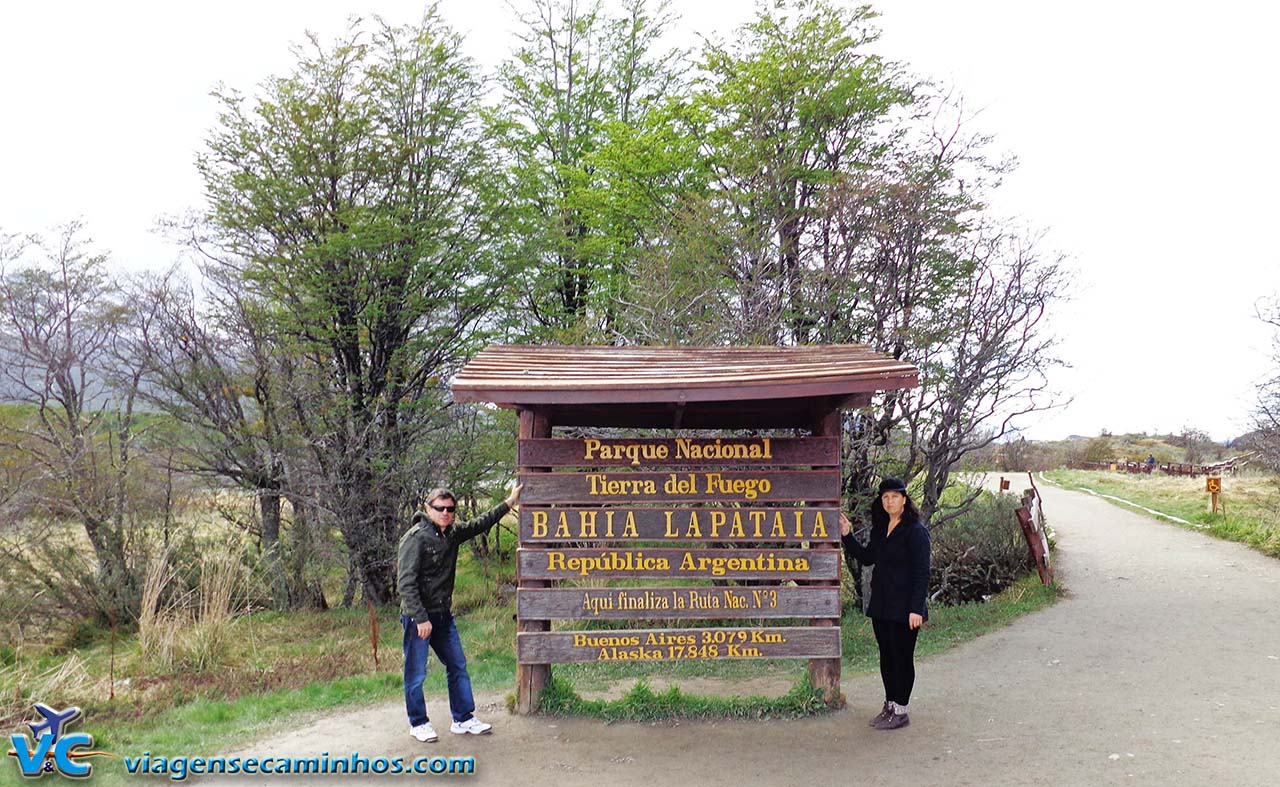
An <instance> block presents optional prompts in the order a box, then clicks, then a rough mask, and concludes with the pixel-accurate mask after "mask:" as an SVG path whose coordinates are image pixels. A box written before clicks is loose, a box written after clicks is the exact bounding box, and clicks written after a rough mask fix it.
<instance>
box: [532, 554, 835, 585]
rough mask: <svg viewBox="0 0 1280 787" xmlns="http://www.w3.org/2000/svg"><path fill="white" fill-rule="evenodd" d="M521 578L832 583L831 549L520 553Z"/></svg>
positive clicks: (832, 564)
mask: <svg viewBox="0 0 1280 787" xmlns="http://www.w3.org/2000/svg"><path fill="white" fill-rule="evenodd" d="M516 564H517V566H518V572H519V573H518V576H519V577H520V579H629V578H651V577H676V578H680V579H771V580H778V581H781V580H785V579H835V580H838V579H839V578H840V552H839V551H838V550H835V549H707V548H706V547H695V548H691V549H662V548H658V549H523V548H522V549H520V550H518V551H517V554H516Z"/></svg>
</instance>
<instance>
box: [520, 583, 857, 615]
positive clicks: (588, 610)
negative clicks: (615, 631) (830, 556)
mask: <svg viewBox="0 0 1280 787" xmlns="http://www.w3.org/2000/svg"><path fill="white" fill-rule="evenodd" d="M516 614H517V615H518V616H519V618H520V619H522V620H570V619H573V620H642V619H650V620H651V619H656V618H701V619H704V620H721V619H726V620H727V619H736V618H838V617H839V616H840V588H839V587H831V588H825V587H818V588H797V587H764V586H761V587H705V586H704V587H681V588H671V587H666V588H654V587H651V588H520V589H519V590H517V591H516Z"/></svg>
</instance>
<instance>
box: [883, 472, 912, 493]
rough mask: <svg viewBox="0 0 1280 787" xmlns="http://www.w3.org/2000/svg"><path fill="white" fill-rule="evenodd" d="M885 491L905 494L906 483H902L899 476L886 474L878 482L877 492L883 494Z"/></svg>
mask: <svg viewBox="0 0 1280 787" xmlns="http://www.w3.org/2000/svg"><path fill="white" fill-rule="evenodd" d="M885 492H901V493H902V494H904V495H905V494H906V493H907V485H906V484H904V483H902V479H901V478H894V477H893V476H886V477H885V479H884V480H883V481H881V482H880V491H879V492H878V493H877V494H881V495H883V494H884V493H885Z"/></svg>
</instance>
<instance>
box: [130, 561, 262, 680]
mask: <svg viewBox="0 0 1280 787" xmlns="http://www.w3.org/2000/svg"><path fill="white" fill-rule="evenodd" d="M199 573H200V579H199V583H198V585H197V587H196V588H195V590H194V591H192V592H188V593H183V594H180V595H176V596H169V597H166V593H167V592H168V591H169V589H170V586H171V585H172V584H173V582H174V580H175V579H176V574H175V572H174V568H173V565H172V562H171V555H170V554H169V552H168V551H167V550H166V551H165V552H162V553H161V554H159V555H157V556H156V557H155V558H154V559H153V560H152V561H151V564H150V565H149V566H148V567H147V576H146V580H145V582H144V583H143V592H142V613H141V615H140V616H139V618H138V646H139V651H140V655H141V658H142V663H143V664H144V665H146V666H147V667H148V668H149V669H152V670H156V671H161V672H167V671H173V670H175V669H185V670H192V671H195V672H202V671H205V670H209V669H213V668H216V667H218V666H219V665H221V664H222V663H223V661H224V660H225V659H226V658H227V656H228V655H229V654H230V651H231V645H232V636H231V627H232V623H233V621H234V620H235V617H236V615H237V614H239V612H240V611H241V610H240V609H239V608H238V607H237V600H238V599H239V598H240V597H241V596H242V589H243V587H244V583H245V575H244V565H243V564H242V563H241V561H240V558H239V553H238V552H237V550H236V547H235V544H234V543H231V542H228V543H227V544H225V545H222V546H220V547H216V548H213V549H209V550H206V551H205V552H204V553H203V554H202V555H201V557H200V563H199Z"/></svg>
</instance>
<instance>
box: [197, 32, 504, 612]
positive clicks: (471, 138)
mask: <svg viewBox="0 0 1280 787" xmlns="http://www.w3.org/2000/svg"><path fill="white" fill-rule="evenodd" d="M296 54H297V58H298V60H297V64H296V66H295V68H294V70H293V71H292V73H290V74H289V75H288V76H284V77H275V78H272V79H270V80H268V81H267V82H266V83H265V84H264V85H263V86H262V88H261V90H260V92H259V94H258V96H257V97H256V98H254V99H252V100H248V99H246V98H245V97H244V96H242V95H240V94H239V93H237V92H235V91H233V90H228V89H223V90H220V91H218V92H217V94H216V96H217V97H218V99H219V100H220V101H221V103H222V107H223V111H222V114H221V116H220V119H219V124H218V126H217V128H216V129H214V131H213V132H212V134H211V135H210V138H209V141H208V145H207V149H206V150H205V152H204V153H203V154H202V155H201V156H200V159H199V168H200V172H201V174H202V175H203V177H204V180H205V185H206V189H207V193H208V199H209V212H208V221H209V224H210V226H211V227H212V230H213V232H212V237H211V241H212V243H213V245H214V246H215V247H216V248H217V250H218V251H219V253H220V255H221V258H222V259H224V260H231V261H234V265H233V267H232V272H233V273H234V274H235V275H236V276H238V277H239V279H240V281H241V282H242V284H243V285H244V286H245V287H246V288H247V291H248V292H249V293H250V294H251V295H252V297H253V298H254V299H255V300H257V301H259V302H261V303H262V304H263V305H264V309H265V312H266V314H267V315H268V316H269V317H270V319H271V320H272V322H273V327H272V331H273V334H274V335H276V336H279V337H281V340H282V341H283V342H284V343H285V344H286V345H287V346H288V348H289V351H290V353H291V354H293V360H292V361H291V362H292V363H294V364H295V365H296V368H295V376H294V378H293V379H294V382H295V383H297V384H298V385H301V386H303V389H302V390H298V391H296V392H295V393H296V395H297V399H298V400H299V408H298V414H299V416H300V418H301V419H303V420H305V421H306V425H305V427H303V431H304V434H306V435H308V436H309V437H310V438H311V439H312V440H313V441H314V444H315V445H316V446H317V452H316V454H315V455H314V459H315V467H316V468H317V470H318V472H319V473H321V475H322V480H323V486H322V487H320V491H321V492H322V497H321V498H320V499H318V500H317V504H319V505H323V506H325V508H326V509H327V512H328V514H329V515H330V516H332V517H333V518H334V520H335V521H336V523H337V525H338V528H339V529H340V530H341V532H342V534H343V538H344V541H345V543H346V545H347V548H348V549H349V550H350V554H351V562H352V568H353V572H354V573H355V575H356V576H358V578H359V581H360V582H361V584H362V586H363V588H364V592H365V596H366V598H369V599H371V600H372V601H374V602H375V603H384V602H386V601H388V600H389V599H390V598H392V596H393V593H394V587H395V577H394V567H393V563H394V558H395V554H394V550H395V543H396V539H397V536H398V533H399V530H400V525H401V522H402V521H403V516H404V514H405V512H406V510H407V507H408V505H409V504H410V503H411V500H410V496H409V484H410V480H411V479H412V478H414V471H415V468H413V467H410V466H407V465H406V463H405V462H404V459H405V457H406V456H407V455H408V453H409V447H410V446H412V445H414V444H415V442H416V441H417V440H418V439H420V438H422V437H423V436H424V435H428V434H429V433H430V430H431V429H432V428H433V427H436V426H438V423H439V421H440V420H441V419H442V418H443V415H444V408H445V406H446V404H447V401H446V389H445V386H444V381H445V380H446V379H447V378H448V376H449V375H450V373H451V372H452V371H453V370H454V369H456V368H457V367H458V365H459V364H460V362H461V360H462V359H464V358H466V357H468V356H469V355H470V354H471V352H473V351H474V350H475V349H476V348H477V346H479V345H480V344H481V343H482V342H483V341H484V336H485V333H484V328H485V327H486V325H489V324H490V321H489V320H488V317H489V312H490V311H491V310H492V309H493V308H494V296H495V293H496V292H497V291H498V289H499V287H500V286H501V284H502V276H503V271H504V268H503V263H504V260H506V259H507V258H508V257H509V255H510V250H509V248H508V246H507V242H506V235H505V231H504V227H505V223H506V222H505V219H506V217H507V214H508V211H509V202H508V200H509V195H510V194H511V189H510V188H509V186H508V185H507V184H506V183H504V181H503V179H502V177H501V168H500V167H497V166H495V161H494V157H493V153H492V150H493V144H492V138H491V134H490V130H489V129H488V127H487V126H486V125H485V124H484V123H483V122H482V120H481V113H480V110H481V99H482V96H483V94H484V85H483V81H482V80H481V78H480V76H479V74H478V72H477V69H476V67H475V65H474V64H473V63H472V62H471V61H470V60H468V59H467V58H466V57H464V56H463V55H462V54H461V39H460V37H459V36H458V35H457V34H456V33H454V32H452V31H451V30H450V29H449V28H448V27H447V26H445V25H444V23H443V22H442V21H441V20H440V18H439V16H438V14H437V12H436V11H435V10H434V9H431V10H428V12H427V13H426V14H425V15H424V17H423V19H422V21H421V23H420V24H418V25H416V26H409V27H392V26H388V25H386V24H383V23H381V22H378V23H376V24H373V25H366V24H364V23H361V22H359V21H356V22H353V23H352V25H351V28H350V30H349V32H348V33H347V34H346V36H345V37H343V38H342V39H340V40H339V41H337V42H336V43H335V44H333V45H332V46H325V45H323V44H322V43H321V42H320V41H319V40H317V39H316V38H314V37H312V38H310V40H309V44H308V45H307V46H306V47H303V48H299V49H298V50H297V53H296Z"/></svg>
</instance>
